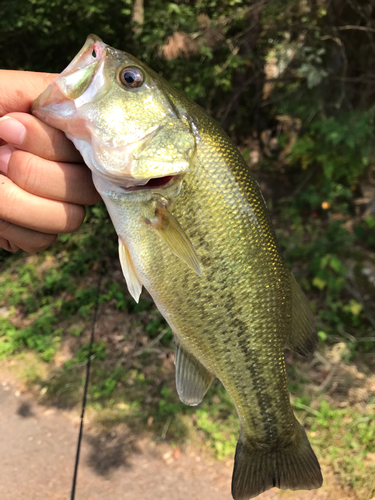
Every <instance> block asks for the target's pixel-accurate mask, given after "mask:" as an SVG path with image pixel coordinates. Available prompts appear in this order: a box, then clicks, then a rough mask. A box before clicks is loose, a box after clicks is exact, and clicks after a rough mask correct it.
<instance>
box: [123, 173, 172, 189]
mask: <svg viewBox="0 0 375 500" xmlns="http://www.w3.org/2000/svg"><path fill="white" fill-rule="evenodd" d="M174 177H175V176H174V175H166V176H164V177H154V178H151V179H148V180H147V182H146V183H145V182H144V181H142V183H139V184H135V183H134V184H133V183H132V185H126V184H125V185H123V184H121V185H120V184H119V185H120V187H121V188H122V189H123V190H124V191H125V192H132V191H141V190H149V189H155V188H164V187H166V186H167V185H168V184H169V183H170V181H171V180H172V179H173V178H174Z"/></svg>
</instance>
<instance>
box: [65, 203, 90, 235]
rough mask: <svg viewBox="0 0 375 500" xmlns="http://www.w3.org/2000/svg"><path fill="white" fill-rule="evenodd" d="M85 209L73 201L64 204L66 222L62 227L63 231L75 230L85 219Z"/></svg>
mask: <svg viewBox="0 0 375 500" xmlns="http://www.w3.org/2000/svg"><path fill="white" fill-rule="evenodd" d="M85 215H86V209H85V207H84V206H82V205H75V204H73V203H67V204H66V224H65V227H64V228H63V231H61V232H63V233H71V232H74V231H77V229H78V228H79V227H80V226H81V225H82V222H83V221H84V219H85Z"/></svg>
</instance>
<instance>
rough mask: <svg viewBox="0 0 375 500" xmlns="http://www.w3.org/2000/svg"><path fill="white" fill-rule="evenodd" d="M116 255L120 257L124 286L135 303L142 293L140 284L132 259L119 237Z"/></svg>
mask: <svg viewBox="0 0 375 500" xmlns="http://www.w3.org/2000/svg"><path fill="white" fill-rule="evenodd" d="M118 254H119V257H120V263H121V268H122V273H123V275H124V277H125V280H126V284H127V285H128V290H129V292H130V295H131V296H132V297H133V299H134V300H135V301H136V302H138V301H139V296H140V295H141V292H142V283H141V280H140V278H139V274H138V272H137V269H136V268H135V265H134V262H133V259H132V257H131V255H130V253H129V250H128V247H127V246H126V244H125V242H124V240H123V239H122V238H121V236H119V237H118Z"/></svg>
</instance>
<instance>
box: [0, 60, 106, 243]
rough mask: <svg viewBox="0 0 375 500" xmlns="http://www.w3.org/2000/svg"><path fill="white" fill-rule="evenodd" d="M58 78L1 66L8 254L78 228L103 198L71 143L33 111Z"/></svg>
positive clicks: (0, 206) (1, 196)
mask: <svg viewBox="0 0 375 500" xmlns="http://www.w3.org/2000/svg"><path fill="white" fill-rule="evenodd" d="M55 77H56V75H54V74H50V73H32V72H26V71H5V70H0V88H1V101H0V117H1V118H0V174H1V173H3V174H4V175H0V248H4V249H5V250H8V251H10V252H15V251H16V250H18V249H22V250H25V251H26V252H37V251H39V250H43V249H45V248H47V247H48V246H50V245H51V244H52V243H53V242H54V241H55V239H56V238H57V235H58V234H60V233H70V232H73V231H76V230H77V229H78V228H79V227H80V225H81V224H82V222H83V220H84V217H85V207H84V205H91V204H93V203H96V202H98V201H99V200H100V196H99V194H98V193H97V191H96V190H95V187H94V185H93V183H92V178H91V172H90V170H89V169H88V168H87V167H86V166H85V165H84V164H83V163H82V158H81V156H80V154H79V153H78V151H77V150H76V149H75V147H74V146H73V144H72V143H71V142H70V141H69V140H68V139H67V138H66V137H65V135H64V134H63V132H61V131H59V130H56V129H54V128H52V127H50V126H48V125H46V124H45V123H43V122H41V121H40V120H38V119H37V118H35V117H34V116H32V115H31V114H29V113H30V106H31V103H32V101H33V100H34V99H35V98H36V97H38V95H39V94H40V93H41V92H42V91H43V90H44V89H45V88H46V87H47V86H48V85H49V84H50V83H51V82H52V81H53V80H54V78H55ZM4 144H5V145H4Z"/></svg>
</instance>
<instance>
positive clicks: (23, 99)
mask: <svg viewBox="0 0 375 500" xmlns="http://www.w3.org/2000/svg"><path fill="white" fill-rule="evenodd" d="M56 76H57V74H54V73H35V72H33V71H12V70H0V81H1V100H0V116H3V115H6V114H7V113H10V112H12V111H21V112H23V113H30V107H31V103H32V102H33V100H34V99H36V98H37V97H38V96H39V94H41V93H42V92H43V90H45V89H46V88H47V87H48V85H49V84H50V83H51V82H53V80H54V79H55V78H56Z"/></svg>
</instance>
